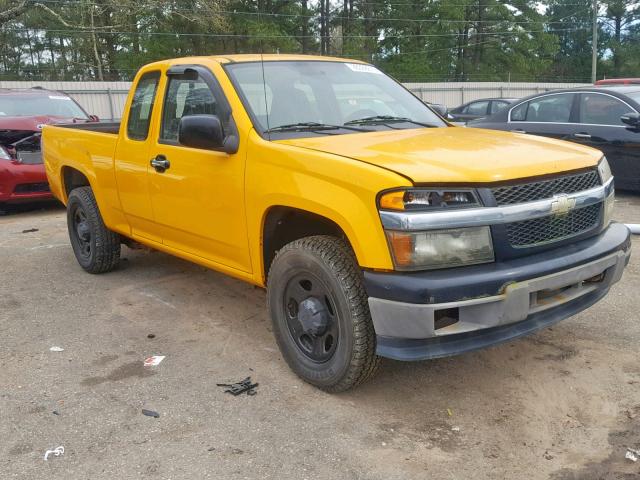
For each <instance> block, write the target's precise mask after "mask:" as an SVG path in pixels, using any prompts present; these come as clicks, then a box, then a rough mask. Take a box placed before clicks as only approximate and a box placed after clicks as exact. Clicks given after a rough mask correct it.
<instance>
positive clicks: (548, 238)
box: [507, 203, 601, 248]
mask: <svg viewBox="0 0 640 480" xmlns="http://www.w3.org/2000/svg"><path fill="white" fill-rule="evenodd" d="M600 205H601V204H599V203H597V204H595V205H589V206H588V207H584V208H579V209H576V210H572V211H570V212H569V213H567V214H566V215H562V216H553V215H552V216H548V217H542V218H536V219H533V220H524V221H522V222H514V223H510V224H508V225H507V237H508V239H509V243H510V244H511V246H512V247H515V248H524V247H532V246H536V245H542V244H545V243H551V242H557V241H559V240H563V239H566V238H570V237H574V236H576V235H579V234H581V233H583V232H586V231H588V230H590V229H592V228H594V227H595V226H597V225H598V223H599V221H600Z"/></svg>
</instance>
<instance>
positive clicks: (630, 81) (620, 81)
mask: <svg viewBox="0 0 640 480" xmlns="http://www.w3.org/2000/svg"><path fill="white" fill-rule="evenodd" d="M595 85H640V78H608V79H606V80H598V81H596V83H595Z"/></svg>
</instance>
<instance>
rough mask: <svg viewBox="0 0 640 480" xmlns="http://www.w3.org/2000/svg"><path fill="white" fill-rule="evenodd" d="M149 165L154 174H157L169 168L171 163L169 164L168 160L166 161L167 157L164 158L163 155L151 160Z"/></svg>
mask: <svg viewBox="0 0 640 480" xmlns="http://www.w3.org/2000/svg"><path fill="white" fill-rule="evenodd" d="M149 163H150V164H151V166H152V167H153V168H155V169H156V172H158V173H163V172H164V171H165V170H166V169H167V168H169V167H170V166H171V163H169V160H167V157H165V156H164V155H158V156H157V157H155V158H152V159H151V162H149Z"/></svg>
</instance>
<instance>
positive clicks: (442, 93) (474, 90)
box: [404, 82, 591, 108]
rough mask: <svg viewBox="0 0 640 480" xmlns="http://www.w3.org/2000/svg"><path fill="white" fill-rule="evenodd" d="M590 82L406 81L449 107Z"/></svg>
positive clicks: (422, 94)
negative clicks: (481, 99) (482, 99)
mask: <svg viewBox="0 0 640 480" xmlns="http://www.w3.org/2000/svg"><path fill="white" fill-rule="evenodd" d="M588 85H591V84H590V83H519V82H442V83H405V84H404V86H405V87H407V88H408V89H409V90H411V91H412V92H413V93H414V94H415V95H417V96H418V97H420V98H421V99H422V100H425V101H427V102H431V103H441V104H443V105H446V106H447V107H449V108H453V107H457V106H458V105H462V104H463V103H466V102H469V101H471V100H477V99H479V98H496V97H497V98H522V97H526V96H529V95H533V94H536V93H541V92H546V91H548V90H557V89H559V88H574V87H583V86H588Z"/></svg>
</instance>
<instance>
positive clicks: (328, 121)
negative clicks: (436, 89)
mask: <svg viewBox="0 0 640 480" xmlns="http://www.w3.org/2000/svg"><path fill="white" fill-rule="evenodd" d="M225 69H226V70H227V72H228V73H229V76H230V77H231V80H232V81H233V83H234V85H235V87H236V90H238V92H239V93H240V96H241V98H242V100H243V102H244V105H245V107H246V108H247V110H249V113H250V115H251V117H252V119H253V122H254V126H255V127H256V129H258V130H259V131H260V132H261V133H265V132H269V133H270V134H271V133H273V134H275V135H276V137H277V138H286V137H291V136H294V135H295V136H300V135H335V134H343V133H344V134H346V133H356V132H362V131H371V130H382V129H384V130H386V129H404V128H424V127H444V126H446V123H445V122H444V121H443V120H442V119H441V118H440V117H438V115H436V114H435V113H434V112H433V111H432V110H431V109H429V108H428V107H427V106H426V105H425V104H424V103H422V102H421V101H420V100H419V99H418V98H416V97H415V96H413V95H412V94H411V93H410V92H408V91H407V90H405V89H404V88H403V87H402V86H401V85H399V84H398V83H396V82H395V81H394V80H392V79H391V78H389V77H388V76H386V75H385V74H383V73H382V72H381V71H380V70H378V69H377V68H375V67H373V66H371V65H365V64H359V63H346V62H330V61H266V62H264V63H261V62H246V63H235V64H228V65H225ZM263 72H264V75H263Z"/></svg>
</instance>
